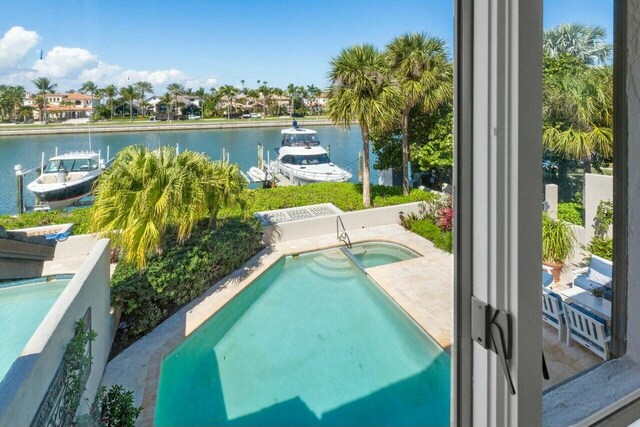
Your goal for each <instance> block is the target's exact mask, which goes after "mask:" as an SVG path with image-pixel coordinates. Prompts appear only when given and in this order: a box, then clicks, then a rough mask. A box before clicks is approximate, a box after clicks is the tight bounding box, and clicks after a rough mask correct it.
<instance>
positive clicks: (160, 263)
mask: <svg viewBox="0 0 640 427" xmlns="http://www.w3.org/2000/svg"><path fill="white" fill-rule="evenodd" d="M260 240H261V238H260V228H259V226H258V224H257V222H255V221H251V222H242V221H239V220H228V221H226V222H223V223H222V224H221V226H220V227H219V228H217V229H216V230H212V229H211V228H209V227H208V226H207V224H206V222H203V223H200V224H199V225H198V226H197V227H196V228H195V229H194V231H193V233H192V235H191V237H190V238H189V239H187V240H185V241H184V242H179V241H178V239H177V237H176V233H175V232H169V233H166V234H165V237H164V242H163V243H164V244H163V246H164V247H165V250H164V251H163V252H162V253H161V254H153V255H150V256H148V258H147V266H146V268H145V269H144V270H142V271H139V270H138V269H137V268H136V266H135V265H134V264H131V263H128V262H126V261H120V262H119V263H118V266H117V267H116V270H115V272H114V275H113V278H112V281H111V299H112V305H114V306H119V307H121V308H122V320H123V321H124V322H125V323H126V324H128V327H127V328H126V329H125V330H124V331H122V333H119V334H118V340H119V341H124V342H131V341H132V340H135V339H137V338H138V337H140V336H142V335H144V334H145V333H147V332H149V331H150V330H151V329H153V328H154V327H155V326H156V325H158V324H159V323H160V322H161V321H162V320H163V319H165V318H166V317H168V316H169V315H170V314H172V313H173V312H175V311H176V310H177V309H178V308H179V307H181V306H182V305H184V304H186V303H187V302H189V301H191V300H193V299H194V298H196V297H197V296H199V295H200V294H202V293H203V292H204V291H205V290H206V289H208V288H209V287H210V286H212V285H213V284H214V283H215V282H216V281H217V280H219V279H221V278H222V277H224V276H226V275H228V274H229V273H231V272H232V271H233V270H235V269H236V268H238V267H240V266H241V265H242V264H244V263H245V262H246V261H247V260H248V259H249V258H251V257H252V256H253V255H254V254H255V253H256V252H257V251H258V250H259V249H260V248H261V241H260Z"/></svg>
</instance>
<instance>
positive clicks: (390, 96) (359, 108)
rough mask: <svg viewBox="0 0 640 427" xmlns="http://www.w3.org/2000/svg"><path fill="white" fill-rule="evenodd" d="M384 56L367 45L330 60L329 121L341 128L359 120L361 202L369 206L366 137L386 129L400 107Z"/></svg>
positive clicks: (397, 94) (390, 124) (369, 186)
mask: <svg viewBox="0 0 640 427" xmlns="http://www.w3.org/2000/svg"><path fill="white" fill-rule="evenodd" d="M389 74H390V73H389V70H388V67H387V63H386V59H385V57H384V56H383V55H382V54H381V53H380V52H378V50H377V49H376V48H375V47H373V46H372V45H370V44H364V45H355V46H352V47H350V48H347V49H343V50H342V51H341V52H340V54H339V55H338V56H337V57H335V58H333V59H332V60H331V70H330V71H329V78H330V80H331V87H330V88H329V102H328V106H327V112H328V114H329V118H330V119H331V120H332V121H333V122H334V123H335V124H339V125H342V126H343V127H349V126H350V125H351V123H352V122H354V121H356V120H357V121H358V122H359V124H360V130H361V131H362V149H363V171H362V203H363V205H364V206H365V207H369V206H371V182H370V178H369V134H370V131H371V129H372V128H374V129H381V130H382V129H388V128H390V127H391V126H393V124H394V123H395V118H396V115H397V111H398V110H400V109H401V108H402V103H401V98H400V91H399V90H398V88H397V87H396V86H395V85H394V84H393V82H392V80H391V78H390V75H389Z"/></svg>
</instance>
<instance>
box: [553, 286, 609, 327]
mask: <svg viewBox="0 0 640 427" xmlns="http://www.w3.org/2000/svg"><path fill="white" fill-rule="evenodd" d="M560 295H561V296H562V297H563V298H564V299H565V302H566V303H571V304H575V305H578V306H580V307H582V308H583V309H585V310H587V311H588V312H590V313H592V314H593V315H595V316H597V317H598V318H600V319H602V320H603V321H604V322H605V323H608V322H609V321H610V320H611V301H607V300H606V299H603V300H601V301H598V299H597V298H596V297H594V296H593V295H591V292H590V291H586V290H584V289H582V288H579V287H575V288H570V289H567V290H564V291H562V292H560Z"/></svg>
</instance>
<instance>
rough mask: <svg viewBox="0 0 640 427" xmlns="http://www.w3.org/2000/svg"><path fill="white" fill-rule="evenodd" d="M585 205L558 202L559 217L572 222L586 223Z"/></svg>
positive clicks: (577, 223)
mask: <svg viewBox="0 0 640 427" xmlns="http://www.w3.org/2000/svg"><path fill="white" fill-rule="evenodd" d="M583 216H584V207H583V206H582V205H581V204H579V203H558V218H559V219H561V220H563V221H566V222H570V223H571V224H576V225H584V221H583V219H582V217H583Z"/></svg>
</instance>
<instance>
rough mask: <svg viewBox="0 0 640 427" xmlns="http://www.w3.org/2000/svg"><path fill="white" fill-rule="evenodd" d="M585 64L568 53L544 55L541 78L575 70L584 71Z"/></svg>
mask: <svg viewBox="0 0 640 427" xmlns="http://www.w3.org/2000/svg"><path fill="white" fill-rule="evenodd" d="M586 68H587V67H586V65H585V64H584V63H583V62H582V61H581V60H580V59H579V58H577V57H575V56H573V55H571V54H569V53H561V54H559V55H557V56H549V55H546V54H545V55H544V58H543V61H542V75H543V78H546V79H548V78H553V77H554V76H558V75H564V74H568V73H573V72H575V71H576V70H579V71H584V70H585V69H586Z"/></svg>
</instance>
